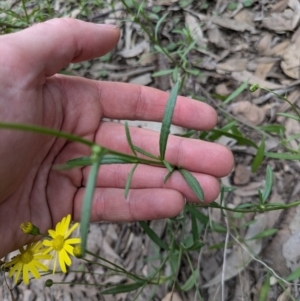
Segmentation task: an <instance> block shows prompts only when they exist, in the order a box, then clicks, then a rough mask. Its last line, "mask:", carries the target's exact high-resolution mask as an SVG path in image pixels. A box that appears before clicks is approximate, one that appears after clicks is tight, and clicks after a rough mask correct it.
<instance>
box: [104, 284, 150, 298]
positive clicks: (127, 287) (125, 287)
mask: <svg viewBox="0 0 300 301" xmlns="http://www.w3.org/2000/svg"><path fill="white" fill-rule="evenodd" d="M145 284H146V282H143V281H137V282H135V283H131V284H119V285H117V286H114V287H111V288H108V289H106V290H104V291H102V292H101V294H103V295H115V294H120V293H128V292H132V291H135V290H137V289H138V288H140V287H142V286H143V285H145Z"/></svg>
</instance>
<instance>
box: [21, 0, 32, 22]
mask: <svg viewBox="0 0 300 301" xmlns="http://www.w3.org/2000/svg"><path fill="white" fill-rule="evenodd" d="M22 7H23V10H24V13H25V17H26V23H27V24H28V25H30V21H29V16H28V14H27V9H26V5H25V0H22Z"/></svg>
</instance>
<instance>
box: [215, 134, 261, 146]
mask: <svg viewBox="0 0 300 301" xmlns="http://www.w3.org/2000/svg"><path fill="white" fill-rule="evenodd" d="M211 132H212V133H219V134H221V136H226V137H229V138H233V139H235V140H236V141H237V143H238V144H240V145H248V146H253V147H255V148H257V145H256V144H255V143H254V142H253V141H251V140H250V139H247V138H244V137H242V136H239V135H235V134H232V133H228V132H225V131H222V130H211Z"/></svg>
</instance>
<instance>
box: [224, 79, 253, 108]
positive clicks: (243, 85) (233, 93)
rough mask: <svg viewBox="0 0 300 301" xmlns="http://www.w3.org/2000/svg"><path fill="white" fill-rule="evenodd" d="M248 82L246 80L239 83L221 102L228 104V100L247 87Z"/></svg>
mask: <svg viewBox="0 0 300 301" xmlns="http://www.w3.org/2000/svg"><path fill="white" fill-rule="evenodd" d="M248 84H249V82H248V81H246V82H244V83H243V84H241V85H240V86H239V87H238V88H237V89H236V90H234V91H233V92H232V93H231V94H230V95H229V96H228V97H227V98H226V99H225V100H224V102H223V104H224V105H225V104H228V103H229V102H230V101H232V100H233V99H235V98H236V97H238V96H239V95H240V94H241V93H242V92H243V91H244V90H245V89H247V87H248Z"/></svg>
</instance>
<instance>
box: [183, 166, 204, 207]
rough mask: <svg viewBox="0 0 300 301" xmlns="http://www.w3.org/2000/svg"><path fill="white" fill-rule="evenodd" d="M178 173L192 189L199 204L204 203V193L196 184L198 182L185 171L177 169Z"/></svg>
mask: <svg viewBox="0 0 300 301" xmlns="http://www.w3.org/2000/svg"><path fill="white" fill-rule="evenodd" d="M179 172H180V173H181V175H182V176H183V178H184V179H185V180H186V182H187V183H188V185H189V186H190V187H191V188H192V190H193V191H194V193H195V195H196V196H197V197H198V199H199V200H200V201H201V202H204V193H203V190H202V188H201V186H200V184H199V182H198V180H197V179H196V178H195V177H194V176H193V175H192V174H191V173H190V172H189V171H188V170H186V169H182V168H180V169H179Z"/></svg>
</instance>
